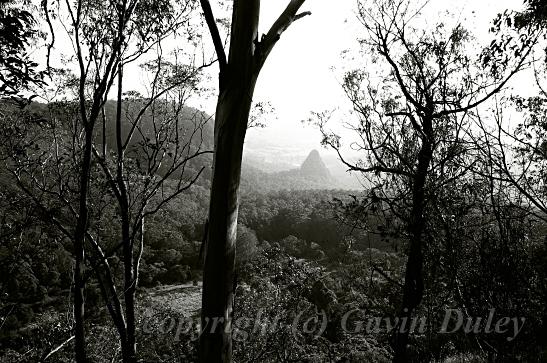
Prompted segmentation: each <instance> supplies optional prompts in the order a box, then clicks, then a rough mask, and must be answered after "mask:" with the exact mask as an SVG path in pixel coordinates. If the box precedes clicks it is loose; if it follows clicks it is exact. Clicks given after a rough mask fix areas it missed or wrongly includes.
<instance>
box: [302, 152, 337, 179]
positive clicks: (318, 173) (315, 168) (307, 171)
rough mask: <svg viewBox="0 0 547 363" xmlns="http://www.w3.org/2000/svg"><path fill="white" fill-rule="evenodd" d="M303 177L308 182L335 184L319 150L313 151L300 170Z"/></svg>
mask: <svg viewBox="0 0 547 363" xmlns="http://www.w3.org/2000/svg"><path fill="white" fill-rule="evenodd" d="M299 174H300V176H301V177H303V178H306V179H308V180H314V181H324V182H326V183H331V182H335V180H334V178H333V177H332V175H331V173H330V172H329V169H327V166H326V165H325V163H324V162H323V160H322V159H321V156H320V155H319V152H318V151H317V150H312V151H311V152H310V153H309V155H308V157H307V158H306V160H304V162H303V163H302V165H301V166H300V169H299Z"/></svg>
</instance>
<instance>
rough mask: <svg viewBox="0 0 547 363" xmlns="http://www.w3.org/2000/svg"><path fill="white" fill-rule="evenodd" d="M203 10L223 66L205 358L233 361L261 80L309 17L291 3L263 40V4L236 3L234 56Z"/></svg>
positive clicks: (206, 276) (254, 0) (206, 281)
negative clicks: (243, 217) (239, 249)
mask: <svg viewBox="0 0 547 363" xmlns="http://www.w3.org/2000/svg"><path fill="white" fill-rule="evenodd" d="M200 3H201V7H202V10H203V13H204V15H205V20H206V22H207V25H208V27H209V30H210V33H211V37H212V41H213V44H214V48H215V51H216V55H217V58H218V65H219V68H220V72H219V76H218V83H219V95H218V101H217V106H216V112H215V153H214V159H213V180H212V186H211V201H210V207H209V224H208V233H207V241H206V248H205V266H204V271H203V298H202V310H201V324H202V326H201V329H202V334H201V336H200V360H201V361H202V362H231V361H232V332H231V330H232V323H231V322H232V309H233V300H234V278H235V276H234V272H235V253H236V251H235V246H236V233H237V215H238V206H239V203H238V194H239V182H240V177H241V158H242V152H243V143H244V141H245V134H246V131H247V127H248V124H249V112H250V109H251V103H252V99H253V93H254V88H255V84H256V81H257V78H258V76H259V74H260V71H261V69H262V67H263V65H264V62H265V61H266V59H267V58H268V55H269V54H270V52H271V51H272V50H273V48H274V46H275V44H276V43H277V42H278V40H279V39H280V37H281V35H282V34H283V33H284V32H285V30H286V29H287V28H288V27H289V26H290V25H291V24H292V23H293V22H294V21H296V20H298V19H300V18H302V17H303V16H305V15H307V14H309V12H301V13H299V9H300V7H301V6H302V5H303V3H304V0H291V1H289V4H288V5H287V7H286V8H285V10H284V11H283V12H282V13H281V14H280V16H279V17H278V18H277V20H276V21H275V22H274V24H273V25H272V27H271V28H270V30H269V31H268V32H267V33H266V34H264V35H262V36H259V34H258V23H259V18H260V0H251V1H239V0H236V1H234V2H233V10H232V17H231V28H230V42H229V44H230V45H229V46H230V49H229V54H228V56H226V52H225V50H224V45H223V41H222V38H221V36H220V32H219V29H218V27H217V24H216V20H215V17H214V15H213V12H212V8H211V4H210V3H209V1H208V0H201V1H200Z"/></svg>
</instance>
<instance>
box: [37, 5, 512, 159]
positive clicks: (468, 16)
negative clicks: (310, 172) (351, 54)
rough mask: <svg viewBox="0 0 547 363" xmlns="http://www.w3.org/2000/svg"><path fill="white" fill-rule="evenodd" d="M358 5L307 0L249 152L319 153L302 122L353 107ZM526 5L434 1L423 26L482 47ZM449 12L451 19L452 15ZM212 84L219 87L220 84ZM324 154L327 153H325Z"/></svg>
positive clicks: (283, 46)
mask: <svg viewBox="0 0 547 363" xmlns="http://www.w3.org/2000/svg"><path fill="white" fill-rule="evenodd" d="M288 2H289V0H263V1H262V4H261V6H262V7H261V22H260V29H259V31H260V33H266V32H267V31H268V29H269V27H270V26H271V24H272V23H273V22H274V21H275V19H276V18H277V16H278V15H279V14H280V13H281V12H282V11H283V9H284V8H285V6H286V5H287V4H288ZM211 4H212V6H213V10H214V11H215V15H217V16H222V14H221V12H220V9H218V6H217V5H218V4H217V2H216V1H215V0H211ZM356 4H357V0H336V1H332V0H331V1H328V0H307V1H306V2H305V3H304V6H303V7H302V11H304V10H309V11H311V12H312V15H311V16H306V17H304V18H302V19H300V20H298V21H297V22H295V23H294V24H292V25H291V27H290V28H289V29H288V30H287V31H286V32H285V33H284V34H283V36H282V38H281V39H280V41H279V42H278V43H277V44H276V46H275V48H274V50H273V52H272V53H271V54H270V56H269V58H268V60H267V61H266V64H265V66H264V68H263V70H262V73H261V75H260V77H259V79H258V83H257V85H256V91H255V97H254V100H255V101H269V102H270V103H271V105H272V106H273V107H274V109H275V112H274V113H275V115H270V116H268V117H267V118H266V119H265V120H263V121H265V123H266V125H267V127H265V128H263V129H251V130H249V132H248V136H247V140H246V151H249V150H251V151H256V150H259V149H262V150H267V149H268V148H276V149H279V148H282V149H286V150H287V156H288V157H290V159H291V160H293V161H294V160H298V159H299V158H302V155H304V156H305V155H306V154H307V153H308V152H309V151H310V150H311V149H313V148H319V147H320V146H319V141H320V135H319V132H318V131H317V130H316V129H314V128H313V127H312V126H309V125H306V124H303V123H302V120H305V119H307V118H308V117H309V116H310V112H311V111H323V110H326V109H333V108H335V107H338V108H341V109H344V108H348V107H349V105H348V104H347V100H346V98H345V96H344V95H343V92H342V88H341V85H340V79H341V77H342V75H343V71H342V68H343V66H344V62H343V61H342V59H341V53H342V51H344V50H346V49H354V50H356V49H357V48H358V45H357V42H356V39H357V37H359V36H364V32H363V29H362V25H361V24H359V22H358V21H357V18H356ZM521 7H522V0H463V1H455V0H448V1H447V0H430V1H429V3H428V4H427V5H426V7H425V8H424V10H423V14H424V16H423V18H422V20H420V21H427V22H436V21H438V20H443V21H448V20H450V19H452V20H453V21H454V22H455V21H460V22H461V23H462V24H463V25H464V26H465V27H466V28H467V29H469V30H470V31H471V32H472V33H473V34H474V35H475V36H476V37H477V39H478V40H479V41H485V40H486V39H487V38H488V29H489V27H490V22H491V20H492V19H493V18H494V17H495V16H496V14H498V13H500V12H502V11H503V10H505V9H519V8H521ZM447 11H449V12H450V13H451V14H452V15H447ZM59 30H61V29H59ZM57 33H59V34H58V36H57V37H56V38H57V39H56V49H58V52H57V53H56V54H54V59H55V57H57V59H58V56H59V55H60V54H61V53H63V52H64V53H71V52H70V49H71V45H70V43H69V42H68V38H66V36H64V37H63V36H62V31H61V32H57ZM205 35H206V36H205V37H204V38H203V39H204V41H205V42H208V43H209V44H208V45H207V47H208V49H210V50H211V52H212V45H211V42H210V38H209V34H208V32H207V33H206V34H205ZM177 44H178V41H177V42H172V44H169V45H170V46H172V47H174V46H176V45H177ZM54 53H55V52H54ZM42 58H43V57H42ZM54 64H55V62H54ZM210 72H211V73H210V74H211V77H212V78H215V77H216V75H217V73H218V67H217V66H216V65H214V66H213V67H212V68H211V69H210ZM128 73H130V76H129V77H125V81H124V82H125V87H124V88H126V90H130V89H139V88H142V85H143V84H145V83H146V82H147V81H146V79H143V78H142V77H140V76H138V75H137V74H135V75H134V74H133V71H129V72H128V71H126V76H127V75H128ZM212 85H216V81H213V82H212ZM215 102H216V98H215V97H210V98H208V99H207V100H203V99H200V100H194V105H195V106H196V107H199V108H202V109H204V110H205V111H207V112H208V113H211V114H212V113H213V112H214V108H215ZM321 153H327V152H326V151H325V150H322V151H321ZM277 155H279V154H277ZM276 157H278V156H276ZM282 161H283V162H287V160H282Z"/></svg>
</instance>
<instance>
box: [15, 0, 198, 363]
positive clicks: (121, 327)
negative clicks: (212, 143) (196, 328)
mask: <svg viewBox="0 0 547 363" xmlns="http://www.w3.org/2000/svg"><path fill="white" fill-rule="evenodd" d="M56 5H57V6H55V7H52V8H49V9H48V8H46V7H45V11H46V12H47V21H48V23H49V25H50V27H51V28H52V29H53V28H55V27H54V26H53V23H52V22H57V21H58V22H60V24H58V25H59V27H57V28H61V26H62V27H64V29H65V30H66V31H67V35H68V37H69V39H70V41H71V42H72V49H73V50H74V54H72V57H70V58H69V59H73V60H75V62H76V69H77V70H78V73H77V74H76V75H74V76H73V75H72V74H71V73H70V72H68V71H66V70H53V72H52V74H56V75H59V77H57V78H55V79H52V80H51V85H50V86H51V87H45V90H44V98H45V100H46V101H47V102H48V105H47V107H45V109H42V110H38V112H37V114H40V113H42V114H41V115H39V117H38V118H37V121H38V122H37V124H38V123H40V122H41V123H42V124H44V125H43V126H44V127H43V131H44V132H42V133H40V131H37V130H36V129H35V130H33V132H34V134H33V133H30V134H29V133H26V131H25V130H23V129H24V127H20V126H21V125H17V122H19V123H21V121H22V120H21V119H20V120H15V124H14V127H11V126H12V125H8V126H9V127H8V130H11V131H13V132H14V135H16V136H22V139H23V140H24V142H23V144H22V145H23V146H22V147H23V149H26V148H30V147H35V150H39V152H27V151H26V150H23V151H22V153H14V154H13V156H14V158H13V159H12V160H11V162H10V163H9V165H8V166H9V167H10V171H12V174H13V176H14V177H15V179H16V180H17V182H18V184H19V187H20V188H21V189H22V190H23V191H25V192H26V193H27V194H29V195H30V196H31V197H32V199H33V201H34V202H35V203H36V205H37V207H38V208H39V209H40V210H41V211H42V212H43V214H44V215H45V216H47V217H46V218H48V221H49V222H53V224H54V225H56V226H57V227H58V228H59V229H60V231H61V232H62V233H63V234H64V235H66V236H67V237H69V238H70V239H71V240H72V241H73V253H74V260H75V267H74V291H75V292H74V316H75V339H74V340H75V349H76V361H78V362H84V361H86V359H87V355H86V351H85V325H84V316H85V315H84V304H85V300H84V296H85V293H84V287H85V284H86V282H87V281H88V279H89V278H90V277H91V276H90V275H91V274H90V271H86V263H89V264H90V265H91V267H92V268H93V270H94V271H95V277H96V278H97V280H98V282H99V286H100V291H101V293H102V294H103V297H104V300H105V304H106V306H107V308H108V311H109V313H110V315H111V317H112V320H113V322H114V325H115V326H116V328H117V330H118V333H119V337H120V347H121V352H122V357H123V360H124V361H125V362H134V361H136V342H135V332H136V318H135V293H136V287H137V277H138V267H139V260H140V254H141V253H142V244H143V230H144V219H145V217H146V216H148V215H152V214H154V213H155V212H157V211H158V210H159V209H160V208H162V207H163V206H164V205H165V204H166V203H167V202H169V201H170V200H172V199H173V198H175V197H176V196H177V195H179V194H180V193H181V192H182V191H183V190H185V189H187V188H188V187H189V186H190V185H192V184H193V183H194V182H195V180H196V175H194V176H193V177H192V178H188V175H186V174H185V173H184V170H185V166H186V165H187V163H188V161H190V160H192V159H193V158H195V157H196V156H199V155H200V154H201V153H202V152H203V151H202V150H200V147H201V141H198V140H196V139H198V138H200V136H201V131H202V128H203V122H204V121H206V120H203V117H202V118H199V119H198V118H195V119H194V120H193V121H194V123H193V125H192V124H191V123H192V120H190V119H188V120H183V119H182V118H183V117H182V116H181V113H182V111H183V110H184V107H185V106H184V105H185V101H186V99H187V97H188V95H189V94H191V93H192V92H193V91H194V90H195V89H196V87H197V80H198V79H199V77H198V75H199V70H200V67H197V66H195V64H192V63H187V64H183V63H182V62H177V61H169V60H168V59H166V58H168V57H165V56H164V55H163V52H162V47H161V44H160V43H161V42H162V41H163V40H164V39H165V38H166V37H168V36H171V35H174V34H175V33H176V32H177V31H178V30H179V29H181V28H182V29H185V30H187V29H189V28H187V27H186V25H188V21H189V19H190V14H191V11H192V10H193V7H192V2H182V3H178V2H176V3H175V2H170V1H162V2H159V3H158V2H156V1H153V2H151V1H122V2H120V3H116V4H114V3H104V4H97V3H95V2H89V1H85V0H78V1H76V2H75V3H70V2H66V3H65V2H62V1H59V2H57V3H56ZM190 33H191V32H190ZM186 35H188V38H191V34H186ZM152 49H154V50H157V58H156V59H154V60H153V61H150V62H149V63H148V64H145V66H144V69H145V71H148V73H150V74H151V75H152V77H153V81H152V82H151V83H152V84H151V90H150V92H149V95H148V97H147V98H142V97H139V100H135V99H133V100H130V99H127V97H124V95H123V91H124V88H123V80H124V78H123V77H124V76H123V74H124V72H123V71H124V69H125V68H127V67H129V66H130V64H131V63H135V62H136V61H142V59H143V57H144V56H146V55H148V54H149V53H151V50H152ZM175 58H176V57H175ZM148 59H150V58H148ZM204 66H206V65H204ZM116 81H117V85H116V86H117V87H116V91H117V102H116V107H115V111H114V112H113V113H114V115H112V113H108V112H106V110H105V108H107V107H106V106H107V97H108V95H109V93H110V91H111V90H112V89H113V88H114V85H115V84H116ZM71 92H73V94H72V93H71ZM54 101H60V102H54ZM127 104H129V105H130V106H131V107H128V109H130V110H131V111H135V114H131V113H129V114H128V113H125V114H124V112H123V109H124V107H126V106H127ZM38 108H40V106H38ZM135 109H136V110H135ZM23 114H24V113H23ZM196 114H197V113H196ZM14 115H16V114H15V113H14ZM194 116H195V115H194ZM200 116H201V114H200ZM143 118H144V119H146V120H147V121H148V122H147V124H146V125H143ZM29 119H30V121H32V117H29ZM126 120H127V121H126ZM27 121H29V120H27ZM100 121H102V134H101V135H100V136H101V137H99V135H98V132H97V130H96V129H97V125H98V124H99V123H100ZM186 121H187V122H188V123H189V124H190V125H185V126H186V129H184V128H183V125H182V124H183V123H184V122H186ZM128 124H129V125H128ZM107 125H108V126H109V130H112V129H114V130H115V131H114V133H113V134H114V141H113V142H111V140H108V145H107V139H108V138H107V135H106V133H107ZM25 126H27V125H25ZM135 135H137V136H135ZM29 138H31V139H32V138H36V140H33V142H31V143H26V141H27V140H28V139H29ZM8 140H9V139H8ZM9 141H11V140H9ZM34 141H35V142H34ZM15 146H16V147H19V146H21V145H15ZM94 159H95V160H94ZM140 160H142V164H141V165H139V161H140ZM94 161H97V163H94ZM97 164H98V165H100V167H101V168H100V169H97V168H95V166H96V165H97ZM135 165H136V166H135ZM101 171H102V172H103V175H100V173H101ZM197 175H199V172H197ZM75 176H77V179H78V180H77V181H75ZM92 176H93V177H92ZM168 181H169V182H170V181H173V185H172V187H169V188H164V184H166V183H167V182H168ZM105 186H106V187H107V188H106V190H107V191H108V190H109V191H110V193H108V192H107V193H105ZM44 196H48V198H43V197H44ZM91 196H93V200H94V203H90V202H89V199H90V197H91ZM55 198H57V200H56V201H53V203H50V201H51V199H55ZM113 201H116V202H117V203H118V207H119V208H118V213H117V214H118V215H119V220H120V226H118V227H119V231H120V235H121V238H119V240H121V241H122V242H121V243H115V244H114V246H108V248H107V249H105V246H104V245H103V246H101V245H100V241H101V238H100V237H103V236H101V230H102V229H103V230H104V228H101V227H104V224H105V223H106V222H105V220H106V218H104V215H103V214H104V213H103V212H104V210H105V209H106V208H107V206H108V205H109V204H111V203H112V202H113ZM52 206H53V208H52ZM114 216H115V217H116V213H114ZM101 218H103V219H102V220H101ZM108 222H110V223H111V222H112V219H110V220H109V221H108ZM115 228H116V227H114V229H115ZM139 237H140V240H139V241H137V239H138V238H139ZM115 238H116V239H118V237H115ZM88 246H90V247H91V249H89V248H88ZM120 249H121V250H122V253H120V255H121V256H123V266H124V273H123V278H122V279H121V280H122V281H123V293H122V295H123V300H121V299H120V296H119V295H118V292H117V289H116V285H115V281H117V278H116V276H115V275H114V273H113V272H112V270H111V268H110V266H109V262H108V258H111V257H112V256H114V255H117V254H119V253H118V252H119V250H120ZM135 250H136V251H137V252H136V253H135V252H134V251H135Z"/></svg>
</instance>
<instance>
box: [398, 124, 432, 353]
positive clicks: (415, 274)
mask: <svg viewBox="0 0 547 363" xmlns="http://www.w3.org/2000/svg"><path fill="white" fill-rule="evenodd" d="M422 120H423V131H424V136H423V137H422V146H421V149H420V152H419V154H418V166H417V169H416V174H415V175H414V177H413V185H412V209H411V212H410V213H411V214H410V226H409V231H410V242H409V249H408V260H407V263H406V271H405V284H404V287H403V304H402V307H401V311H400V312H399V316H398V321H397V324H396V326H395V332H394V350H395V354H394V356H393V363H406V362H408V361H409V357H408V352H407V346H408V338H409V335H410V326H411V324H410V322H411V318H412V314H413V312H414V310H415V309H416V308H417V307H418V305H419V304H420V303H421V301H422V298H423V294H424V281H423V272H422V270H423V234H424V230H425V218H424V212H425V205H426V203H425V200H424V199H425V187H426V180H427V172H428V169H429V165H430V163H431V159H432V158H433V144H432V140H433V128H432V122H433V121H432V119H431V118H429V117H424V118H423V119H422Z"/></svg>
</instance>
